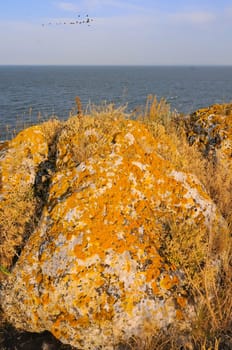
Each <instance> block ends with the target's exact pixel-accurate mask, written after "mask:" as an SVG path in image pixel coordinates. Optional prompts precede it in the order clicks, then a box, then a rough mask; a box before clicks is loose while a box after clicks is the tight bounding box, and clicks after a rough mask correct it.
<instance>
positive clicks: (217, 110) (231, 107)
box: [185, 103, 232, 170]
mask: <svg viewBox="0 0 232 350" xmlns="http://www.w3.org/2000/svg"><path fill="white" fill-rule="evenodd" d="M185 128H186V131H187V137H188V140H189V141H190V143H191V144H193V143H196V144H197V145H198V147H199V149H200V150H201V151H202V152H203V154H204V155H205V156H209V157H211V158H212V157H213V158H214V159H216V160H217V161H219V162H222V163H224V164H226V166H229V167H230V168H231V164H232V162H231V159H232V104H230V103H227V104H215V105H212V106H210V107H207V108H201V109H199V110H197V111H195V112H194V113H192V114H191V115H189V116H186V117H185ZM231 170H232V168H231Z"/></svg>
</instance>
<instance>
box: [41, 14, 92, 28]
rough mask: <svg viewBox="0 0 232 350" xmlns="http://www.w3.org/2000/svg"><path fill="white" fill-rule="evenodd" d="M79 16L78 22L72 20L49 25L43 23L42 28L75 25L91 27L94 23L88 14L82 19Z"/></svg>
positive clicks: (49, 23)
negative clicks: (91, 23)
mask: <svg viewBox="0 0 232 350" xmlns="http://www.w3.org/2000/svg"><path fill="white" fill-rule="evenodd" d="M77 16H78V20H71V21H69V22H67V21H65V22H55V23H54V22H48V23H47V24H45V23H42V27H45V26H46V25H49V26H51V25H68V24H69V25H74V24H87V25H88V27H90V22H93V18H90V17H89V15H88V14H86V15H85V16H83V17H81V15H77Z"/></svg>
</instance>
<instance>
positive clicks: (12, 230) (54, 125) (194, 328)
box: [0, 96, 232, 350]
mask: <svg viewBox="0 0 232 350" xmlns="http://www.w3.org/2000/svg"><path fill="white" fill-rule="evenodd" d="M79 110H80V111H81V106H79ZM81 112H82V111H81ZM226 113H228V110H227V111H226ZM89 114H90V116H94V117H95V120H96V121H95V122H96V123H101V125H104V130H105V131H106V132H104V133H102V134H99V135H98V136H97V139H96V140H95V141H96V143H97V144H98V150H99V144H100V145H101V147H102V148H104V144H105V139H104V138H105V137H106V135H107V128H109V127H112V121H113V120H114V119H117V120H118V119H120V118H135V117H136V118H137V119H139V120H140V121H141V122H142V123H144V124H146V126H147V127H148V129H149V130H150V131H151V132H152V133H153V134H154V136H156V137H158V138H159V140H160V145H161V146H160V148H159V152H160V154H161V156H162V157H163V158H164V159H167V160H170V161H171V162H172V163H173V164H174V165H175V166H176V168H177V169H178V170H181V171H184V172H189V173H192V174H194V175H196V177H197V178H198V179H199V180H200V181H201V183H203V185H204V187H205V189H206V191H207V192H208V194H209V196H210V197H211V198H212V199H213V201H214V202H215V203H216V205H217V207H218V209H219V210H220V212H221V213H222V215H223V217H224V219H225V221H226V222H227V225H228V228H229V234H228V235H225V234H224V232H223V233H222V232H216V233H214V235H211V234H210V232H209V235H208V240H209V241H208V251H207V252H203V251H202V250H201V244H200V243H201V241H200V240H199V241H197V242H196V241H195V237H196V233H197V235H198V236H199V232H198V228H197V226H193V227H192V230H191V232H186V227H185V225H184V223H178V224H177V222H176V218H173V219H172V220H170V221H169V222H166V223H165V225H164V232H163V241H164V242H165V244H166V249H167V250H168V251H169V252H170V259H172V261H171V262H172V263H174V264H175V265H176V266H177V267H180V268H181V269H182V270H183V271H184V273H185V275H186V276H187V281H186V289H187V290H188V291H191V296H192V298H193V300H194V301H195V304H197V308H196V312H197V318H196V320H195V321H194V323H193V324H191V325H190V329H191V332H189V333H188V334H186V333H185V334H183V332H181V330H177V329H175V328H174V327H172V328H170V329H169V330H168V333H164V332H160V333H154V337H153V339H152V340H147V342H146V343H141V341H140V339H131V343H130V344H122V345H121V349H136V350H142V349H144V350H153V349H154V350H155V349H160V350H177V349H183V350H184V349H186V350H229V349H231V348H232V254H231V253H232V234H231V233H232V212H231V208H232V173H231V171H230V169H228V167H227V166H226V165H225V164H224V163H222V162H220V161H219V160H218V161H215V158H214V161H212V159H211V158H210V157H209V155H208V154H204V153H203V152H202V151H201V149H200V148H199V147H198V144H197V143H193V144H191V145H190V144H189V142H188V138H187V137H186V126H185V123H184V118H183V116H181V115H179V114H178V113H177V112H175V111H172V110H171V109H170V106H169V105H168V104H167V103H166V101H165V100H161V101H158V100H157V99H156V97H153V96H149V97H148V99H147V104H146V106H145V109H144V110H143V111H141V110H139V111H138V112H137V113H136V115H127V114H126V112H125V108H124V107H121V108H118V109H116V108H114V106H113V105H106V106H103V107H102V106H101V107H96V106H94V107H92V109H91V111H90V113H89ZM74 120H75V122H74ZM92 122H93V121H91V118H89V116H88V115H83V114H82V113H79V116H78V120H77V118H76V117H71V118H70V119H69V120H68V121H66V122H58V121H57V120H51V121H48V122H45V123H44V124H43V133H44V135H45V138H46V139H47V143H48V145H49V147H50V153H51V154H52V150H51V147H52V144H53V143H54V142H56V139H57V138H58V137H61V138H63V139H64V141H65V140H66V138H67V140H68V138H70V135H71V136H72V137H75V136H76V137H78V138H79V139H80V142H79V144H80V147H79V149H78V150H77V149H76V150H70V152H73V159H74V161H75V162H76V163H79V162H81V161H82V160H84V159H85V158H86V157H89V155H91V154H92V153H93V152H95V149H94V147H93V146H92V145H93V143H91V147H90V146H89V143H88V137H96V135H87V136H86V133H85V134H84V132H83V123H90V124H91V123H92ZM169 140H172V141H174V144H175V149H174V148H172V147H171V146H170V143H169ZM172 143H173V142H172ZM6 147H7V145H6ZM15 159H17V155H15ZM20 166H21V164H20V160H19V161H16V163H15V171H17V169H18V168H17V167H20ZM0 186H1V183H0ZM0 188H1V187H0ZM33 191H34V189H33V187H32V186H27V187H26V188H24V187H20V188H17V189H15V188H13V187H12V188H11V189H10V190H9V192H8V194H7V197H6V198H5V199H4V201H5V202H4V206H2V207H1V209H0V229H1V243H0V254H1V260H0V264H1V265H0V271H1V272H0V275H1V278H2V279H5V278H7V274H9V273H10V268H11V267H12V265H13V264H14V257H15V255H17V252H18V250H19V249H21V248H22V245H23V244H24V243H25V240H26V239H28V237H29V235H30V232H32V230H33V229H34V227H35V225H36V223H37V220H38V217H36V216H35V213H36V210H37V209H38V205H39V204H38V198H36V196H35V192H33ZM40 205H41V203H40ZM32 217H33V220H32V219H31V218H32ZM212 236H214V237H215V239H213V240H211V238H210V237H212ZM193 246H194V249H191V247H193ZM202 255H204V258H205V259H204V265H202ZM212 259H215V262H216V261H220V264H219V263H218V264H216V263H215V266H212V264H211V263H210V261H212ZM215 268H217V269H218V273H217V274H215ZM0 326H1V325H0ZM4 327H5V328H4ZM4 329H5V330H4ZM6 329H8V328H7V327H6V326H5V324H4V325H3V326H2V329H1V330H0V347H1V333H2V335H4V334H6V333H7V331H6ZM2 338H3V337H2ZM2 342H3V340H2ZM2 344H3V343H2ZM59 346H61V345H59ZM59 346H58V345H57V348H59ZM1 348H4V347H3V345H2V347H1ZM60 348H62V346H61V347H60ZM70 349H71V347H70Z"/></svg>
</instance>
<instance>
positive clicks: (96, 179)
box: [1, 117, 227, 350]
mask: <svg viewBox="0 0 232 350" xmlns="http://www.w3.org/2000/svg"><path fill="white" fill-rule="evenodd" d="M33 130H35V131H36V133H37V134H38V135H41V131H40V130H41V129H40V127H39V126H37V127H36V129H28V130H27V131H25V133H26V134H25V135H27V136H26V139H27V142H25V141H22V142H21V143H20V147H21V148H22V151H21V154H25V156H24V157H22V163H23V164H24V163H25V164H27V163H28V162H29V160H28V157H29V159H31V160H30V164H29V165H28V169H29V170H28V171H27V172H25V173H20V172H19V173H18V174H14V175H13V176H12V177H11V176H9V175H7V171H6V170H4V169H5V167H6V165H5V164H8V165H7V167H8V169H10V167H11V166H12V167H13V164H14V158H13V157H12V158H9V154H11V153H12V154H16V153H17V152H18V151H17V148H16V146H15V142H16V141H12V143H11V144H10V146H9V149H8V151H7V153H6V155H5V156H4V157H3V159H2V162H1V166H2V174H5V175H4V176H3V175H2V189H4V188H7V187H8V186H10V184H11V183H14V182H15V181H16V178H17V181H18V177H20V182H21V183H22V182H26V183H34V184H35V179H36V171H38V169H39V168H40V164H41V163H43V162H45V164H46V159H47V158H46V157H48V146H47V144H46V143H44V141H43V140H41V141H40V140H39V139H36V138H35V137H34V136H33V132H32V131H33ZM23 135H24V134H23ZM30 135H32V136H30ZM20 137H23V140H24V137H25V136H20ZM41 137H42V136H41ZM35 140H37V141H36V144H35ZM28 142H31V143H32V144H33V147H34V148H32V147H31V148H30V152H29V153H28V151H27V143H28ZM169 144H170V145H171V140H169ZM161 147H165V145H164V143H162V141H161V140H159V137H154V135H152V134H151V132H150V131H149V130H148V129H147V128H146V126H145V125H144V124H143V123H141V122H138V121H131V120H125V119H123V118H111V119H110V120H104V119H102V120H99V119H97V118H90V117H85V118H83V119H78V118H75V117H74V118H72V119H70V120H69V121H68V122H66V123H64V124H63V126H62V130H61V131H60V133H59V138H58V139H57V140H56V149H55V151H54V155H56V159H54V167H53V169H52V173H51V174H50V178H49V184H48V186H46V194H45V196H44V197H43V198H44V201H45V203H44V206H43V211H42V215H41V218H40V220H39V222H38V224H37V227H36V228H35V230H34V232H32V234H31V235H30V237H29V238H28V240H27V242H26V244H25V246H24V248H23V250H22V252H21V255H20V257H19V259H18V260H17V262H16V264H15V265H14V267H13V268H12V271H11V274H10V275H9V276H7V278H6V280H5V281H4V283H3V286H2V291H1V298H2V300H4V303H3V309H4V312H5V315H6V317H7V319H8V320H9V321H10V322H11V323H12V324H13V325H15V326H16V327H17V328H20V329H24V330H27V331H33V332H42V331H44V330H48V331H50V332H51V333H53V335H55V337H56V338H58V339H59V340H61V341H62V342H64V343H68V344H71V345H73V346H75V347H77V348H79V349H80V348H81V349H100V348H104V349H109V350H110V349H115V348H116V346H117V344H120V343H123V342H124V343H127V342H128V341H129V339H130V338H133V337H139V338H141V339H147V338H149V337H152V335H153V334H154V331H155V330H160V329H167V327H168V326H169V325H171V324H175V325H176V326H177V327H178V324H179V325H180V327H185V328H187V327H189V323H188V322H190V321H191V320H192V319H193V318H194V317H195V312H194V305H193V304H192V303H191V302H190V298H189V297H190V295H189V293H188V290H187V291H186V276H185V272H184V271H185V267H186V266H187V265H188V267H189V273H190V274H191V276H192V278H195V276H197V274H198V273H199V268H201V269H204V266H205V265H206V263H207V265H209V264H211V262H212V266H213V270H214V271H215V273H216V271H217V269H218V266H219V263H215V262H217V261H219V260H218V259H219V257H218V256H217V254H218V250H217V253H215V255H213V254H212V255H211V259H212V260H211V262H210V260H209V251H210V249H211V248H212V246H213V245H214V243H215V244H217V242H218V235H219V233H220V237H221V236H222V235H224V234H226V231H227V227H226V225H225V222H224V220H223V218H222V217H221V215H220V213H219V212H218V210H217V208H216V206H215V204H214V203H213V202H212V200H211V199H210V198H209V196H208V195H207V194H206V192H205V190H204V188H203V186H202V185H201V183H200V182H199V181H198V180H197V178H196V177H195V176H193V175H192V174H188V173H184V172H182V171H180V170H179V169H176V168H175V167H174V165H173V164H172V162H171V160H166V159H164V158H163V157H162V156H161V153H162V152H161V153H160V148H161ZM172 148H173V149H172V152H174V149H175V145H172ZM175 156H176V157H178V153H177V151H176V155H175ZM32 162H33V166H32V165H31V164H32ZM34 164H36V165H34ZM23 171H25V170H23ZM12 172H13V173H14V171H13V170H12ZM8 174H9V171H8ZM41 190H42V188H41ZM2 191H3V190H2ZM3 192H4V191H3ZM173 242H175V244H176V246H175V247H174V246H173ZM186 255H187V256H188V259H186ZM207 259H208V260H207Z"/></svg>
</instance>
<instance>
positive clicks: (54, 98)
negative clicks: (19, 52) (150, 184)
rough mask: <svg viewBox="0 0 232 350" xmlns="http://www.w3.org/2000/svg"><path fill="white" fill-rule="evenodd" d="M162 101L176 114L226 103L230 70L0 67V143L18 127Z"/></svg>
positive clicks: (231, 86) (231, 89) (231, 88)
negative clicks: (97, 108) (101, 107)
mask: <svg viewBox="0 0 232 350" xmlns="http://www.w3.org/2000/svg"><path fill="white" fill-rule="evenodd" d="M150 94H152V95H156V96H157V97H158V98H159V99H160V98H162V97H163V98H165V99H166V100H167V101H168V102H169V103H170V105H171V108H172V109H176V110H177V111H178V112H180V113H184V114H187V113H191V112H192V111H194V110H196V109H198V108H200V107H205V106H208V105H211V104H214V103H224V102H231V101H232V66H230V67H221V66H215V67H213V66H209V67H199V66H196V67H195V66H192V67H187V66H168V67H167V66H0V138H1V139H3V138H7V137H9V135H8V134H10V133H11V132H12V130H13V129H15V128H16V129H19V128H20V127H21V124H25V125H26V124H27V123H29V124H32V123H37V122H38V119H40V118H41V119H42V120H43V119H47V118H49V117H50V116H51V115H57V116H58V117H59V118H61V119H66V118H67V117H68V116H69V113H70V111H71V110H74V109H75V96H79V97H80V99H81V101H82V105H83V108H84V109H85V108H87V106H88V105H89V104H101V103H103V102H107V103H114V104H115V105H116V106H118V105H125V104H127V109H128V111H131V110H133V109H134V108H136V107H138V106H144V105H145V103H146V98H147V96H148V95H150Z"/></svg>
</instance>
